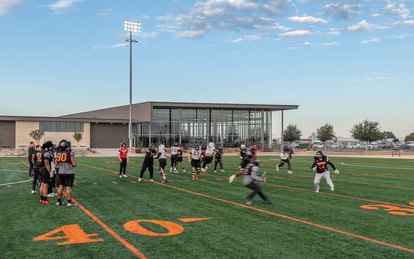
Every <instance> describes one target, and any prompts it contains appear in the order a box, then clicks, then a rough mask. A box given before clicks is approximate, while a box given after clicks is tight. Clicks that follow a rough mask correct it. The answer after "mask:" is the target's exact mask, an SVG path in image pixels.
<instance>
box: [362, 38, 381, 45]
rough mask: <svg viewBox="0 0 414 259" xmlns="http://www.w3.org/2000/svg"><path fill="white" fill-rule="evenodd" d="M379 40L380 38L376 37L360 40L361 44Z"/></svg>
mask: <svg viewBox="0 0 414 259" xmlns="http://www.w3.org/2000/svg"><path fill="white" fill-rule="evenodd" d="M379 42H380V39H378V38H369V39H366V40H362V41H361V44H369V43H379Z"/></svg>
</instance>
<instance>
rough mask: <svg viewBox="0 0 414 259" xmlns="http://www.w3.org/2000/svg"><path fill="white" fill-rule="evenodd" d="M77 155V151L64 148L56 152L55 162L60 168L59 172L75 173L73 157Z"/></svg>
mask: <svg viewBox="0 0 414 259" xmlns="http://www.w3.org/2000/svg"><path fill="white" fill-rule="evenodd" d="M72 157H75V151H73V150H63V151H57V152H56V158H55V162H56V164H57V167H58V168H59V174H74V173H75V172H74V170H73V166H72V161H71V158H72Z"/></svg>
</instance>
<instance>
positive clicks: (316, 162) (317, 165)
mask: <svg viewBox="0 0 414 259" xmlns="http://www.w3.org/2000/svg"><path fill="white" fill-rule="evenodd" d="M328 165H330V166H331V167H332V169H333V170H334V173H335V174H339V171H338V170H337V169H336V167H335V165H334V164H333V163H332V161H331V160H329V158H328V157H327V156H325V155H324V154H323V152H322V151H318V152H316V155H315V157H314V158H313V163H312V166H311V168H312V170H313V171H314V172H316V173H315V179H314V180H313V184H314V185H315V192H319V183H320V182H321V179H322V177H323V178H325V179H326V183H327V184H328V185H329V187H330V188H331V191H334V190H335V187H334V184H333V182H332V180H331V176H330V173H329V170H328Z"/></svg>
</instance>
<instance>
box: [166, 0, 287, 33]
mask: <svg viewBox="0 0 414 259" xmlns="http://www.w3.org/2000/svg"><path fill="white" fill-rule="evenodd" d="M290 4H291V0H261V1H253V0H207V1H203V2H197V3H196V4H194V6H193V8H192V9H191V10H190V11H188V12H186V13H182V14H176V15H168V16H163V17H159V18H158V19H160V20H163V21H165V22H166V23H165V24H162V25H160V26H158V28H159V30H161V31H167V32H170V33H173V34H174V35H175V36H177V37H188V38H195V37H201V36H203V35H205V34H207V33H210V32H214V31H217V30H233V31H240V30H251V31H276V30H287V29H288V28H287V27H285V26H282V25H280V24H278V23H277V22H276V16H277V15H281V14H283V13H284V12H285V9H286V8H287V7H288V6H289V5H290Z"/></svg>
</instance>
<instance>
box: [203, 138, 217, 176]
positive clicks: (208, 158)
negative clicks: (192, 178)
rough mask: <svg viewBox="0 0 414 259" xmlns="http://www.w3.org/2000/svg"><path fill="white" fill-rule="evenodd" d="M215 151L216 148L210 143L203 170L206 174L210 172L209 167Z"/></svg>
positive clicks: (205, 152)
mask: <svg viewBox="0 0 414 259" xmlns="http://www.w3.org/2000/svg"><path fill="white" fill-rule="evenodd" d="M215 149H216V148H215V146H214V143H213V142H210V143H208V146H207V147H206V149H205V151H204V159H203V166H202V169H201V170H202V171H203V172H204V173H207V172H208V167H209V166H210V164H211V162H213V155H214V150H215Z"/></svg>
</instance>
